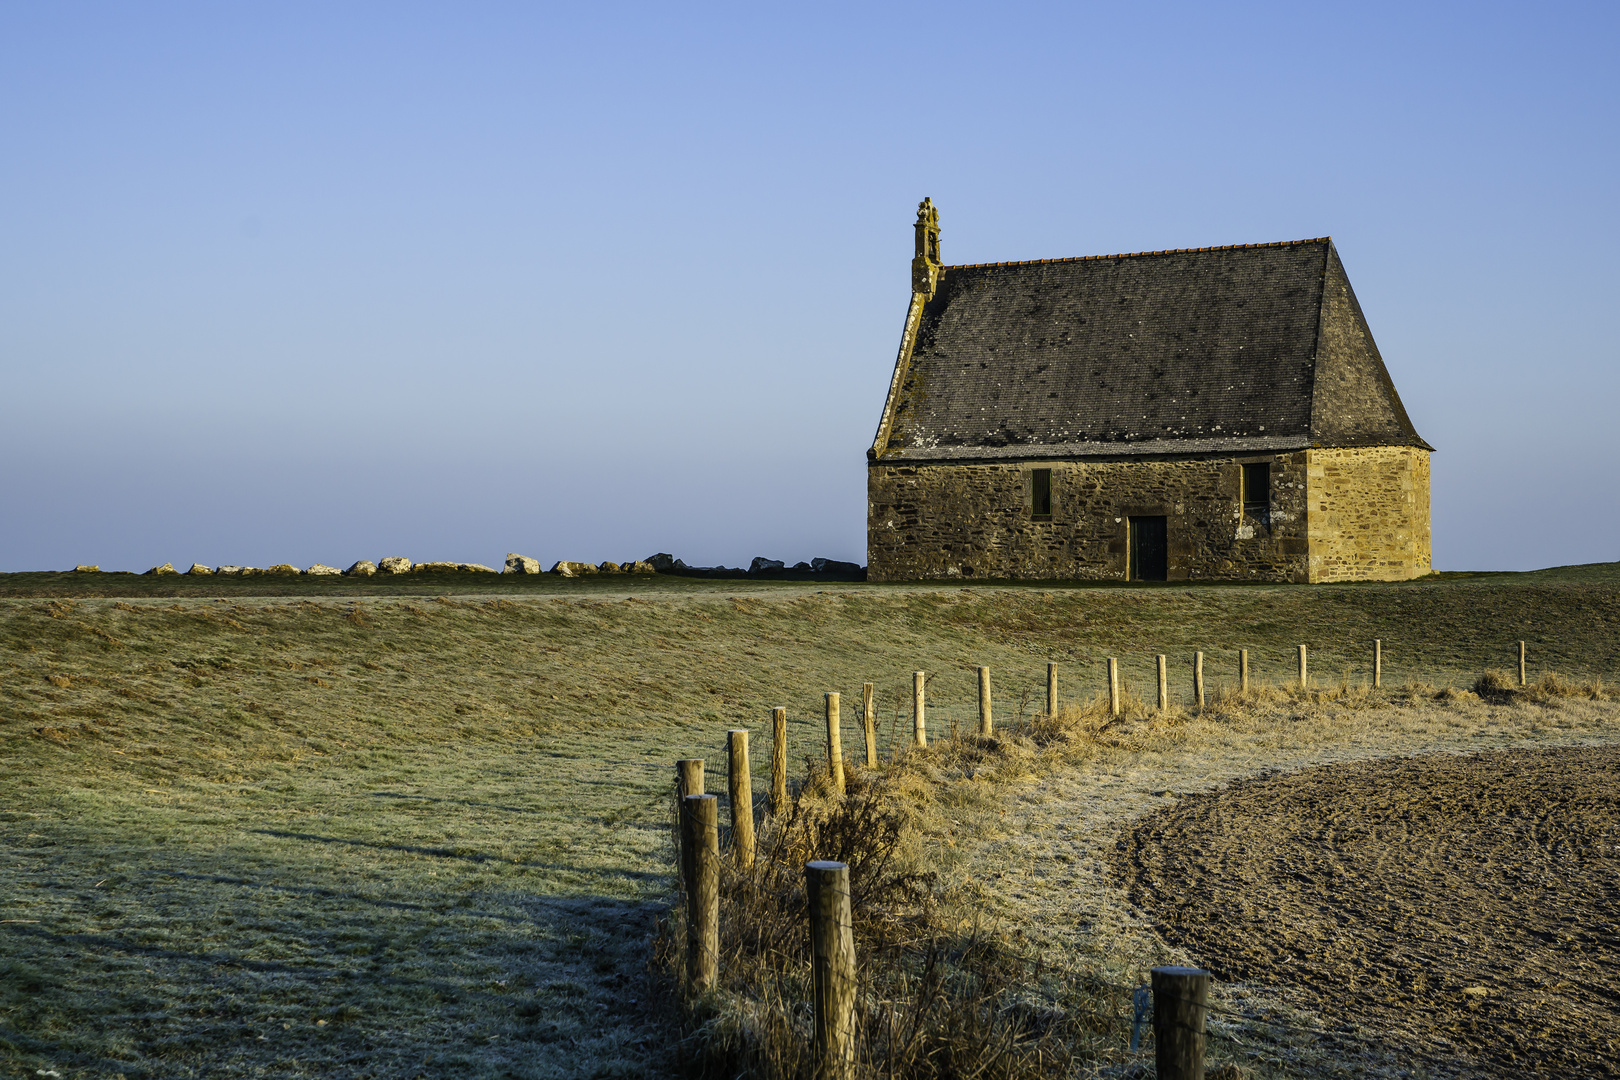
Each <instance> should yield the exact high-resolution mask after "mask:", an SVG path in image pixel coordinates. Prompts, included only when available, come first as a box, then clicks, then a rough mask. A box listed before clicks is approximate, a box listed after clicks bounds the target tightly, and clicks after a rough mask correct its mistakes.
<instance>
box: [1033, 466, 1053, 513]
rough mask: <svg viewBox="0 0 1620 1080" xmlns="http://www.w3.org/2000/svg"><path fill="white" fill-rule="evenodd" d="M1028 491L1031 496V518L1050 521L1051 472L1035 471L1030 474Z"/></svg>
mask: <svg viewBox="0 0 1620 1080" xmlns="http://www.w3.org/2000/svg"><path fill="white" fill-rule="evenodd" d="M1030 489H1031V494H1032V496H1033V498H1032V500H1031V502H1030V506H1031V516H1032V517H1035V518H1038V519H1039V518H1046V519H1050V518H1051V516H1052V470H1051V469H1036V470H1035V471H1034V472H1032V473H1031V474H1030Z"/></svg>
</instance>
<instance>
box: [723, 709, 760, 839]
mask: <svg viewBox="0 0 1620 1080" xmlns="http://www.w3.org/2000/svg"><path fill="white" fill-rule="evenodd" d="M726 755H727V760H726V766H727V767H726V794H727V795H729V796H730V797H731V854H732V857H733V858H735V859H736V860H737V863H738V864H739V865H741V866H753V865H754V782H753V780H752V778H751V777H750V776H749V775H748V732H746V731H744V730H743V729H742V728H733V729H732V730H730V731H728V732H726Z"/></svg>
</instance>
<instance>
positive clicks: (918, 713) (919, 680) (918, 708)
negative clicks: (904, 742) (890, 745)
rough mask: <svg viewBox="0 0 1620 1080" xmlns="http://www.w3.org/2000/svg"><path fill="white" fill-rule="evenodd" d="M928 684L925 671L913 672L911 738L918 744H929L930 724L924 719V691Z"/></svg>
mask: <svg viewBox="0 0 1620 1080" xmlns="http://www.w3.org/2000/svg"><path fill="white" fill-rule="evenodd" d="M927 686H928V677H927V675H926V674H925V673H924V672H921V671H913V672H912V673H911V739H912V741H913V742H915V743H916V744H917V745H918V746H927V745H928V725H927V724H926V723H925V722H924V721H923V692H924V690H925V689H926V688H927Z"/></svg>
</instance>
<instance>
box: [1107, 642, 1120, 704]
mask: <svg viewBox="0 0 1620 1080" xmlns="http://www.w3.org/2000/svg"><path fill="white" fill-rule="evenodd" d="M1108 712H1109V713H1110V714H1111V715H1113V716H1118V715H1119V658H1118V657H1117V656H1110V657H1109V658H1108Z"/></svg>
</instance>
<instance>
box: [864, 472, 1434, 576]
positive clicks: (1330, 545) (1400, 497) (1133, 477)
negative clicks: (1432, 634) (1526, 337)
mask: <svg viewBox="0 0 1620 1080" xmlns="http://www.w3.org/2000/svg"><path fill="white" fill-rule="evenodd" d="M1260 462H1264V463H1266V464H1268V465H1269V466H1270V470H1269V471H1270V479H1271V490H1270V493H1269V495H1270V506H1271V512H1270V515H1269V521H1253V520H1248V519H1245V518H1244V516H1243V507H1242V494H1241V491H1242V466H1243V465H1244V464H1252V463H1260ZM1041 468H1047V469H1051V470H1052V481H1051V491H1052V513H1051V517H1050V520H1036V519H1035V518H1034V516H1033V514H1032V512H1031V510H1032V502H1031V499H1032V486H1031V476H1032V473H1033V470H1035V469H1041ZM867 497H868V506H867V522H868V526H867V560H868V563H869V566H868V570H867V573H868V577H869V579H870V580H874V581H904V580H918V579H930V578H952V577H961V578H1014V579H1018V578H1022V579H1058V580H1063V579H1068V580H1110V579H1111V580H1124V579H1125V577H1126V574H1127V558H1128V555H1127V547H1128V535H1129V533H1128V520H1129V518H1130V517H1132V516H1137V515H1144V516H1160V515H1162V516H1164V518H1165V519H1166V527H1167V532H1168V542H1169V552H1168V556H1169V558H1168V564H1169V565H1168V570H1169V579H1170V580H1172V581H1195V580H1196V581H1295V582H1317V581H1389V580H1402V579H1406V578H1411V577H1416V576H1418V575H1421V574H1426V573H1428V572H1429V462H1428V451H1427V450H1423V449H1417V448H1412V447H1389V446H1375V447H1353V448H1338V449H1319V448H1312V449H1307V450H1300V451H1296V452H1293V453H1286V454H1274V455H1256V454H1238V455H1232V456H1229V457H1214V456H1200V457H1188V458H1183V459H1166V460H1115V461H1099V460H1084V461H1062V460H1058V461H1041V460H1038V459H1032V460H1025V461H1008V462H1003V461H995V462H985V463H969V462H948V463H947V462H940V463H915V464H912V463H906V464H899V463H897V464H894V465H884V464H879V463H874V464H873V465H871V466H870V467H869V468H868V470H867Z"/></svg>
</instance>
